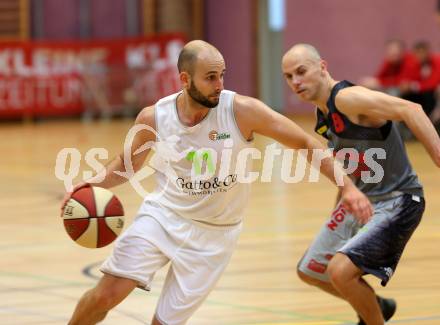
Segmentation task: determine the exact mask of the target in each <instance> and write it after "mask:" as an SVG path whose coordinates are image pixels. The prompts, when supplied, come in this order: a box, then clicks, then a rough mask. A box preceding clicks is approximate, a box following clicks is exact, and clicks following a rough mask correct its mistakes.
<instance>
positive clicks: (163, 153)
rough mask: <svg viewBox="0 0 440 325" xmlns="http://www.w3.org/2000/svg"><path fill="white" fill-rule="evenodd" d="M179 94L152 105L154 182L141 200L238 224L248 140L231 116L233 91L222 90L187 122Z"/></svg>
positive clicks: (188, 216) (204, 218)
mask: <svg viewBox="0 0 440 325" xmlns="http://www.w3.org/2000/svg"><path fill="white" fill-rule="evenodd" d="M179 94H181V93H176V94H173V95H171V96H168V97H165V98H163V99H161V100H159V101H158V102H157V103H156V105H155V116H156V131H157V136H158V139H157V141H158V142H157V143H156V144H155V147H154V150H155V152H154V156H153V157H152V159H151V160H150V164H151V165H152V166H153V167H154V168H155V169H156V170H157V173H156V180H157V186H156V189H155V191H154V193H152V194H151V195H148V196H147V197H146V198H145V202H146V203H147V202H156V203H159V204H160V205H162V206H164V207H166V208H168V209H171V210H172V211H174V212H175V213H177V214H178V215H180V216H181V217H183V218H186V219H190V220H194V221H198V222H201V223H204V224H208V225H223V226H226V225H235V224H238V223H240V222H241V220H242V217H243V210H244V208H245V206H246V203H247V201H248V196H249V190H250V189H249V186H250V184H249V183H246V182H244V181H243V177H244V176H245V175H246V173H248V172H249V170H250V166H251V158H250V153H251V152H250V151H249V150H250V149H249V148H250V147H251V146H252V143H251V142H249V141H246V139H244V137H243V136H242V134H241V132H240V130H239V129H238V126H237V123H236V121H235V116H234V111H233V100H234V96H235V93H234V92H232V91H227V90H224V91H222V93H221V95H220V100H219V104H218V105H217V106H216V107H214V108H211V109H210V110H209V112H208V114H207V115H206V116H205V118H204V119H203V120H202V121H201V122H200V123H198V124H197V125H195V126H192V127H188V126H185V125H183V124H182V123H181V122H180V120H179V118H178V114H177V106H176V102H177V97H178V96H179Z"/></svg>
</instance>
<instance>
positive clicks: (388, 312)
mask: <svg viewBox="0 0 440 325" xmlns="http://www.w3.org/2000/svg"><path fill="white" fill-rule="evenodd" d="M377 302H378V303H379V307H380V310H381V311H382V316H383V319H384V320H385V321H388V320H390V319H391V317H393V315H394V313H395V312H396V308H397V304H396V301H395V300H394V299H391V298H390V299H387V298H382V297H379V296H377ZM358 325H366V324H365V322H364V321H363V320H362V319H361V318H360V317H359V323H358Z"/></svg>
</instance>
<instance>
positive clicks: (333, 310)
mask: <svg viewBox="0 0 440 325" xmlns="http://www.w3.org/2000/svg"><path fill="white" fill-rule="evenodd" d="M297 119H298V120H297V122H298V123H299V124H300V125H302V126H303V127H304V128H305V129H306V130H307V131H308V132H309V133H310V132H312V122H311V120H310V119H309V118H303V117H299V118H297ZM130 126H131V121H123V120H121V121H113V122H96V123H91V124H82V123H80V122H76V121H67V122H66V121H56V122H54V121H51V122H45V123H36V124H1V125H0V157H1V159H0V179H1V180H0V184H1V185H0V211H1V212H2V217H1V220H2V221H1V223H0V234H1V240H0V254H1V261H0V324H2V325H4V324H8V325H18V324H20V325H21V324H41V325H43V324H66V323H67V321H68V319H69V316H70V314H71V313H72V310H73V308H74V306H75V304H76V301H77V300H78V298H79V297H80V296H81V294H82V293H83V292H84V291H85V290H87V289H88V288H91V287H92V286H93V285H94V284H95V282H96V279H97V277H99V276H100V274H99V271H98V270H97V267H98V265H99V264H100V263H101V261H102V260H103V259H104V258H105V257H106V256H107V255H108V254H109V252H110V250H111V249H112V246H110V247H106V248H102V249H95V250H91V249H85V248H82V247H79V246H77V245H76V244H75V243H74V242H72V241H71V240H70V239H69V238H68V237H67V235H66V233H65V232H64V229H63V226H62V222H61V219H60V218H59V204H60V200H61V198H62V196H63V193H64V192H63V191H64V190H63V183H62V182H61V181H60V180H58V179H57V178H56V177H55V173H54V168H55V159H56V156H57V153H58V152H59V151H60V150H61V149H62V148H64V147H76V148H78V149H79V151H80V152H81V154H82V156H83V157H84V155H85V153H86V152H87V150H89V149H90V148H92V147H104V148H106V149H107V150H108V151H109V156H110V157H112V156H114V155H116V154H117V153H119V151H120V150H121V148H122V145H123V141H124V138H125V134H126V132H127V130H128V129H129V127H130ZM256 142H257V146H258V147H259V148H263V147H264V146H265V145H267V144H268V143H270V142H271V141H268V140H267V139H263V138H257V141H256ZM407 148H408V151H409V153H410V157H411V160H412V162H413V165H414V167H415V168H416V170H417V171H418V173H419V176H420V178H421V181H422V182H423V184H424V185H425V192H426V199H427V209H426V213H425V216H424V220H423V221H422V223H421V225H420V227H419V228H418V230H417V231H416V233H415V235H414V236H413V238H412V240H411V241H410V243H409V244H408V247H407V249H406V251H405V254H404V256H403V258H402V260H401V263H400V265H399V267H398V269H397V273H396V274H395V275H394V277H393V278H392V280H391V281H390V283H389V285H388V286H387V288H385V289H383V288H381V287H380V285H379V284H378V281H377V280H376V279H375V278H372V277H368V280H369V281H370V283H372V284H373V286H374V287H375V288H378V292H379V293H380V294H382V295H384V296H386V297H394V298H396V299H397V301H398V311H397V314H396V315H395V317H394V318H393V321H392V322H391V323H392V324H405V325H407V324H408V325H409V324H417V325H434V324H440V279H439V275H440V273H439V269H440V262H439V261H440V251H439V246H440V230H439V229H440V200H439V197H440V186H439V185H440V172H439V169H436V168H435V166H434V164H433V163H432V162H431V160H430V159H429V158H428V155H427V154H426V153H425V151H424V149H423V148H422V146H421V145H420V144H419V143H415V142H414V143H408V145H407ZM81 162H82V164H81V167H82V169H81V170H87V169H88V168H87V166H86V165H85V164H84V159H83V160H82V161H81ZM257 167H258V164H257ZM306 175H307V174H306ZM78 179H79V177H78V178H77V180H78ZM147 183H148V181H147ZM147 186H151V185H148V184H147ZM114 192H115V193H116V194H117V195H118V196H119V197H120V198H121V200H122V202H123V204H124V207H125V210H126V215H127V218H126V220H127V223H130V222H131V220H132V218H133V216H134V214H135V213H136V211H137V209H138V206H139V204H140V203H141V201H142V198H141V197H139V196H138V195H137V194H136V193H135V192H134V190H133V189H132V188H131V187H130V186H129V185H123V186H120V187H117V188H115V189H114ZM335 194H336V191H335V189H334V188H333V187H332V186H331V185H330V183H329V182H328V181H327V180H324V179H323V180H321V181H320V182H318V183H305V182H302V183H299V184H284V183H283V182H281V181H280V180H279V177H274V180H273V181H272V182H271V183H264V184H263V183H258V182H257V183H255V184H254V185H253V190H252V199H251V201H250V204H249V207H248V212H247V217H246V219H245V224H244V225H245V226H244V232H243V234H242V236H241V238H240V241H239V245H238V248H237V250H236V251H235V254H234V256H233V259H232V261H231V263H230V265H229V266H228V268H227V270H226V272H225V274H224V275H223V277H222V279H221V280H220V282H219V284H218V286H217V288H216V289H215V290H214V292H213V293H212V294H211V295H210V296H209V298H208V299H207V301H206V302H205V303H204V304H203V306H202V307H201V309H199V310H198V312H196V314H195V315H194V317H193V318H192V319H191V321H190V322H189V324H196V325H202V324H203V325H206V324H207V325H211V324H212V325H220V324H228V325H229V324H243V325H244V324H255V325H257V324H258V325H268V324H277V325H288V324H289V325H303V324H314V325H336V324H338V325H342V324H354V321H355V320H356V317H355V314H354V312H353V311H352V310H351V308H349V306H348V305H347V304H346V303H345V302H343V301H341V300H337V299H335V298H333V297H330V296H328V295H326V294H324V293H322V292H320V291H318V290H317V289H314V288H311V287H308V286H306V285H305V284H303V283H301V282H300V281H299V279H298V277H297V276H296V273H295V266H296V263H297V261H298V260H299V259H300V257H301V256H302V253H303V251H304V250H305V249H306V248H307V245H308V244H309V243H310V241H311V240H312V238H313V237H314V235H315V233H316V232H317V231H318V229H319V228H320V226H321V224H322V223H323V222H324V221H325V220H326V219H327V217H328V215H329V211H330V210H331V208H332V205H333V203H334V197H335ZM164 274H165V270H163V271H161V272H160V273H158V274H157V275H156V278H155V281H154V283H153V287H152V292H151V293H146V292H144V291H142V290H138V289H136V290H135V291H134V292H133V293H132V294H131V295H130V296H129V297H128V299H126V300H125V301H124V302H123V303H122V304H121V305H120V306H118V307H117V308H116V309H115V310H114V311H112V312H111V313H110V314H109V315H108V317H107V319H106V320H105V321H104V322H103V324H108V325H112V324H124V325H130V324H146V323H148V322H149V320H150V319H151V317H152V315H153V313H154V308H155V303H156V301H157V299H158V296H159V293H160V290H161V285H162V283H163V280H164Z"/></svg>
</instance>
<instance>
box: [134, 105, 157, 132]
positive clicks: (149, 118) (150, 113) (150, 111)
mask: <svg viewBox="0 0 440 325" xmlns="http://www.w3.org/2000/svg"><path fill="white" fill-rule="evenodd" d="M136 124H146V125H149V126H151V127H155V109H154V105H151V106H147V107H144V108H143V109H142V110H141V111H140V112H139V114H138V115H137V117H136Z"/></svg>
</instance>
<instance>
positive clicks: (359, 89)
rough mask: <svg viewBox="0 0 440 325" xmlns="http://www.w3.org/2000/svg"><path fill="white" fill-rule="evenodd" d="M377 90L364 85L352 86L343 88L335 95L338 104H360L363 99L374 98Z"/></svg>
mask: <svg viewBox="0 0 440 325" xmlns="http://www.w3.org/2000/svg"><path fill="white" fill-rule="evenodd" d="M375 93H376V92H375V91H373V90H371V89H368V88H365V87H363V86H357V85H355V86H352V87H346V88H343V89H341V90H340V91H339V92H338V93H337V94H336V96H335V104H336V106H338V107H340V106H352V105H359V104H360V103H361V102H362V101H365V100H370V99H372V98H374V96H375Z"/></svg>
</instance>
